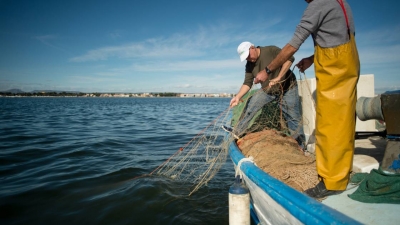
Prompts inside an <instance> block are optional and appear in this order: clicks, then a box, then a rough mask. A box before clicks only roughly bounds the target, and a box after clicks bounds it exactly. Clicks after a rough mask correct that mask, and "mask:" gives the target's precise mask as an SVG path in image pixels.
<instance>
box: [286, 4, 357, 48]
mask: <svg viewBox="0 0 400 225" xmlns="http://www.w3.org/2000/svg"><path fill="white" fill-rule="evenodd" d="M343 3H344V5H345V8H346V13H347V17H348V20H349V26H350V32H351V33H353V34H354V21H353V14H352V12H351V9H350V6H349V5H348V4H347V1H346V0H343ZM310 34H311V35H312V36H313V38H314V41H315V43H316V44H317V45H319V46H321V47H324V48H326V47H335V46H338V45H341V44H344V43H346V42H348V41H349V35H348V33H347V25H346V18H345V16H344V12H343V10H342V7H341V6H340V4H339V2H338V0H314V1H312V2H310V3H308V6H307V8H306V10H305V11H304V13H303V17H302V18H301V21H300V23H299V24H298V25H297V27H296V31H295V33H294V35H293V37H292V40H290V42H289V44H290V45H291V46H293V47H294V48H297V49H299V48H300V45H301V44H303V42H304V41H305V40H306V39H307V38H308V36H309V35H310Z"/></svg>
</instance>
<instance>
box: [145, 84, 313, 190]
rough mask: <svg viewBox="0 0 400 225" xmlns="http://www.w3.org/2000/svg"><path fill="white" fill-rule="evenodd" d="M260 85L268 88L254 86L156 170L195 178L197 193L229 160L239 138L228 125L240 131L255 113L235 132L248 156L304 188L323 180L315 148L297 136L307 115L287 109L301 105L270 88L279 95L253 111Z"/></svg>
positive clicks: (179, 177)
mask: <svg viewBox="0 0 400 225" xmlns="http://www.w3.org/2000/svg"><path fill="white" fill-rule="evenodd" d="M277 85H280V84H277ZM254 86H255V85H254ZM306 86H307V85H306ZM291 88H292V87H289V89H291ZM302 88H303V89H305V90H301V91H303V92H304V91H307V90H309V87H304V86H303V87H302ZM296 90H297V89H296ZM260 91H263V90H262V89H252V90H251V91H249V92H248V93H247V94H246V95H245V96H243V97H242V101H241V102H240V104H238V105H237V106H235V107H234V108H232V109H230V108H228V109H227V110H225V111H224V112H223V113H221V114H220V115H219V116H218V117H217V118H216V119H215V120H214V121H213V122H212V123H210V124H209V125H208V126H207V127H206V128H205V129H203V130H202V131H201V132H200V133H199V134H198V135H197V136H196V137H194V138H193V139H192V140H191V141H190V142H189V143H187V144H186V145H185V146H184V147H182V148H181V149H180V150H179V151H177V152H176V153H175V154H174V155H172V156H171V157H170V158H169V159H168V160H167V161H165V162H164V163H163V164H162V165H160V166H159V167H158V168H157V169H155V170H154V171H153V172H152V173H154V174H158V175H163V176H166V177H169V178H171V179H174V180H178V181H182V182H185V183H190V184H191V189H190V193H189V195H192V194H193V193H194V192H196V191H197V190H198V189H199V188H200V187H202V186H203V185H205V184H207V182H209V181H210V180H211V179H212V178H213V177H214V176H215V174H216V173H217V172H218V170H219V169H220V168H221V166H222V165H223V164H224V163H225V162H226V159H227V155H228V148H229V144H230V143H231V142H232V141H234V139H235V138H234V135H231V134H230V133H227V132H226V131H225V130H224V129H222V126H223V125H224V126H231V127H232V128H233V133H235V132H237V131H238V130H236V127H237V126H239V124H240V123H241V122H242V121H244V120H245V119H246V117H247V118H248V117H249V116H251V120H249V121H248V123H247V124H245V126H244V127H245V129H243V130H242V131H240V132H237V133H235V134H236V136H239V140H238V141H237V145H238V147H239V149H241V151H242V153H243V154H244V155H245V156H246V157H249V156H252V157H253V158H254V161H255V163H256V165H257V166H259V167H260V168H261V169H263V170H264V171H265V172H267V173H269V174H270V175H272V176H274V177H275V178H277V179H279V180H281V181H282V182H285V183H286V184H288V185H289V186H292V187H293V188H295V189H297V190H299V191H304V190H305V189H307V188H310V187H313V186H315V185H316V184H317V183H318V176H317V172H316V169H315V168H316V166H315V157H314V155H313V154H305V152H304V151H303V149H301V148H300V147H299V143H298V140H296V139H295V137H298V136H299V135H300V134H301V133H302V131H301V130H300V127H303V120H302V119H301V118H302V117H300V120H299V118H297V119H296V120H295V121H290V117H288V116H287V115H285V113H287V110H293V108H294V107H295V106H294V105H290V103H286V102H285V101H283V98H282V96H283V93H284V91H283V88H280V89H279V90H277V91H276V92H269V95H271V96H274V98H273V100H272V101H270V102H269V103H267V104H265V105H264V104H262V105H260V106H259V110H257V113H256V114H254V115H247V114H248V113H247V112H248V107H249V104H250V102H251V99H252V97H253V96H255V95H256V94H257V93H258V92H260ZM309 96H311V93H309ZM297 101H300V100H299V99H297ZM300 110H301V109H300ZM291 122H292V124H294V123H295V124H297V125H298V126H297V127H298V128H299V129H289V126H288V124H289V123H291Z"/></svg>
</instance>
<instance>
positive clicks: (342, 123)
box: [314, 35, 360, 190]
mask: <svg viewBox="0 0 400 225" xmlns="http://www.w3.org/2000/svg"><path fill="white" fill-rule="evenodd" d="M314 65H315V74H316V79H317V89H316V92H317V94H316V100H317V101H316V102H317V103H316V105H317V106H316V107H317V109H316V113H317V114H316V130H315V138H316V150H315V152H316V162H317V172H318V175H319V176H320V178H322V179H323V181H324V183H325V186H326V188H327V189H328V190H345V189H346V187H347V184H348V181H349V174H350V171H351V169H352V164H353V154H354V139H355V124H356V114H355V108H356V101H357V82H358V79H359V75H360V62H359V58H358V52H357V47H356V43H355V39H354V36H353V35H351V36H350V41H349V42H347V43H345V44H343V45H340V46H337V47H334V48H322V47H320V46H318V45H316V46H315V54H314Z"/></svg>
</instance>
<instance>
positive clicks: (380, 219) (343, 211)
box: [229, 76, 400, 225]
mask: <svg viewBox="0 0 400 225" xmlns="http://www.w3.org/2000/svg"><path fill="white" fill-rule="evenodd" d="M365 78H367V79H370V78H371V76H367V77H364V79H363V78H361V79H360V81H361V83H362V82H363V80H364V81H365ZM372 79H373V76H372ZM306 82H309V81H306ZM367 83H370V81H368V80H367ZM374 123H375V122H374ZM370 124H371V123H370ZM367 126H368V125H367ZM356 129H358V131H359V132H358V133H359V134H361V135H362V134H363V132H366V133H368V132H367V131H368V130H363V129H365V124H361V123H360V121H358V124H357V128H356ZM307 130H309V131H310V133H311V131H312V129H306V127H305V131H306V132H307ZM387 142H388V141H387V138H384V137H382V136H374V135H370V136H367V137H366V138H359V139H357V140H356V143H355V146H356V150H357V149H358V150H360V149H361V150H363V149H369V150H371V149H372V150H375V151H370V152H374V153H376V152H379V153H381V154H383V153H384V152H385V146H386V144H387ZM398 143H400V142H398ZM396 145H397V144H396ZM364 152H367V151H364ZM229 155H230V158H231V160H232V162H233V164H234V167H235V170H236V171H239V172H240V175H241V179H242V180H243V182H244V183H245V185H246V186H247V187H248V189H249V191H250V216H251V219H252V220H253V222H254V224H274V225H275V224H397V223H398V221H399V219H400V216H399V215H398V213H399V212H400V204H388V203H364V202H360V201H356V200H353V199H351V198H349V197H348V195H349V194H352V193H353V192H354V191H355V190H357V185H354V184H349V185H348V187H347V189H346V191H344V192H342V193H340V194H338V195H333V196H328V197H327V198H325V199H323V200H316V199H313V198H311V197H309V196H307V195H305V194H304V193H302V192H300V191H298V190H296V189H294V188H292V187H290V186H288V185H287V184H285V183H284V182H282V181H280V180H278V179H276V178H274V177H273V176H271V175H269V174H268V173H266V172H264V171H263V170H262V169H260V168H259V167H258V166H257V165H256V164H255V163H254V162H253V159H251V157H250V158H246V157H245V156H244V155H243V154H242V152H241V150H240V149H239V147H238V146H237V144H236V141H235V140H232V141H231V142H230V144H229ZM353 166H354V165H353ZM376 166H377V165H374V166H373V167H375V168H376ZM378 166H379V165H378ZM353 169H354V167H353ZM367 169H368V168H367ZM369 170H371V168H369ZM369 170H368V171H369ZM361 172H363V171H361Z"/></svg>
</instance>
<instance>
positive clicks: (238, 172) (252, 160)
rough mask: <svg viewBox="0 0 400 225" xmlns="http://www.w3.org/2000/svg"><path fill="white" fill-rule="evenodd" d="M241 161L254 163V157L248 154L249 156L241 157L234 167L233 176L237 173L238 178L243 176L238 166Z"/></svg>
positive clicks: (240, 164)
mask: <svg viewBox="0 0 400 225" xmlns="http://www.w3.org/2000/svg"><path fill="white" fill-rule="evenodd" d="M243 162H251V163H254V158H253V156H250V157H249V158H242V159H241V160H239V162H238V164H237V166H236V169H235V177H237V176H238V175H239V176H240V179H242V178H243V172H242V170H241V169H240V166H242V163H243Z"/></svg>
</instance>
